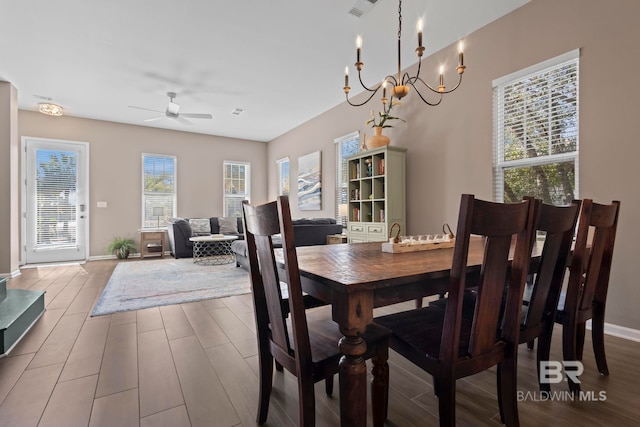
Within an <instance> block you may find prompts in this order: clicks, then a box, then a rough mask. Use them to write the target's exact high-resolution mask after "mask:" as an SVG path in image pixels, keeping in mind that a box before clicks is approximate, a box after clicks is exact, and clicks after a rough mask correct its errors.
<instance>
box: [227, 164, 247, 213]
mask: <svg viewBox="0 0 640 427" xmlns="http://www.w3.org/2000/svg"><path fill="white" fill-rule="evenodd" d="M250 169H251V165H250V164H249V163H244V162H230V161H225V162H224V201H223V205H224V208H223V209H224V216H225V217H242V201H243V200H249V199H250V194H251V192H250V182H251V180H250Z"/></svg>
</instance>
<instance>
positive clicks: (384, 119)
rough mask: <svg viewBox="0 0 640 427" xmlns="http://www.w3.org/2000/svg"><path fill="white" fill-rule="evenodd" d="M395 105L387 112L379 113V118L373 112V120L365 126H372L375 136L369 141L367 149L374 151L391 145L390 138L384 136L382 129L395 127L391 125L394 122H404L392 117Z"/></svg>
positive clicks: (368, 121)
mask: <svg viewBox="0 0 640 427" xmlns="http://www.w3.org/2000/svg"><path fill="white" fill-rule="evenodd" d="M394 105H395V103H392V104H391V105H390V106H389V109H388V110H387V111H378V116H377V117H376V115H375V113H374V112H373V110H371V118H370V119H369V120H367V122H366V123H365V124H367V125H371V127H372V128H373V131H374V135H373V136H371V137H369V139H367V148H369V149H372V148H377V147H383V146H385V145H389V142H390V140H389V137H388V136H386V135H383V134H382V129H384V128H390V127H393V125H391V124H389V122H390V121H392V120H400V121H403V122H404V120H403V119H401V118H400V117H395V116H392V115H391V109H392V108H393V106H394Z"/></svg>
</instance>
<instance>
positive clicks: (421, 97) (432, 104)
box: [408, 80, 442, 107]
mask: <svg viewBox="0 0 640 427" xmlns="http://www.w3.org/2000/svg"><path fill="white" fill-rule="evenodd" d="M420 81H422V80H420ZM408 83H409V84H410V85H411V86H413V88H414V89H415V90H416V93H417V94H418V96H419V97H420V99H422V102H424V103H425V104H427V105H429V106H431V107H435V106H436V105H439V104H440V103H441V102H442V93H440V92H437V91H436V93H439V94H440V99H438V102H429V101H427V100H426V99H425V98H424V96H422V94H421V93H420V91H419V90H418V88H417V87H416V85H415V84H413V82H408ZM423 83H424V82H423Z"/></svg>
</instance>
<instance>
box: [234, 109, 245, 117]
mask: <svg viewBox="0 0 640 427" xmlns="http://www.w3.org/2000/svg"><path fill="white" fill-rule="evenodd" d="M242 113H244V108H236V109H234V110H233V111H232V112H231V114H233V115H234V116H239V115H240V114H242Z"/></svg>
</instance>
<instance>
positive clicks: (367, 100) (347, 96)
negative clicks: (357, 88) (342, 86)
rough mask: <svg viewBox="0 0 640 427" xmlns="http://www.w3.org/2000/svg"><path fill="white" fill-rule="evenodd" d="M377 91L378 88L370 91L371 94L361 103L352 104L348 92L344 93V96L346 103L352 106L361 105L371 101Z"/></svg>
mask: <svg viewBox="0 0 640 427" xmlns="http://www.w3.org/2000/svg"><path fill="white" fill-rule="evenodd" d="M367 90H369V89H367ZM377 91H378V89H376V90H374V91H372V92H371V95H369V97H368V98H367V99H366V100H364V101H363V102H362V103H360V104H354V103H353V102H351V101H350V100H349V94H348V93H346V94H345V97H346V99H347V103H348V104H349V105H351V106H352V107H362V106H363V105H364V104H366V103H367V102H369V101H371V98H373V96H374V95H375V94H376V92H377Z"/></svg>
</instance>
